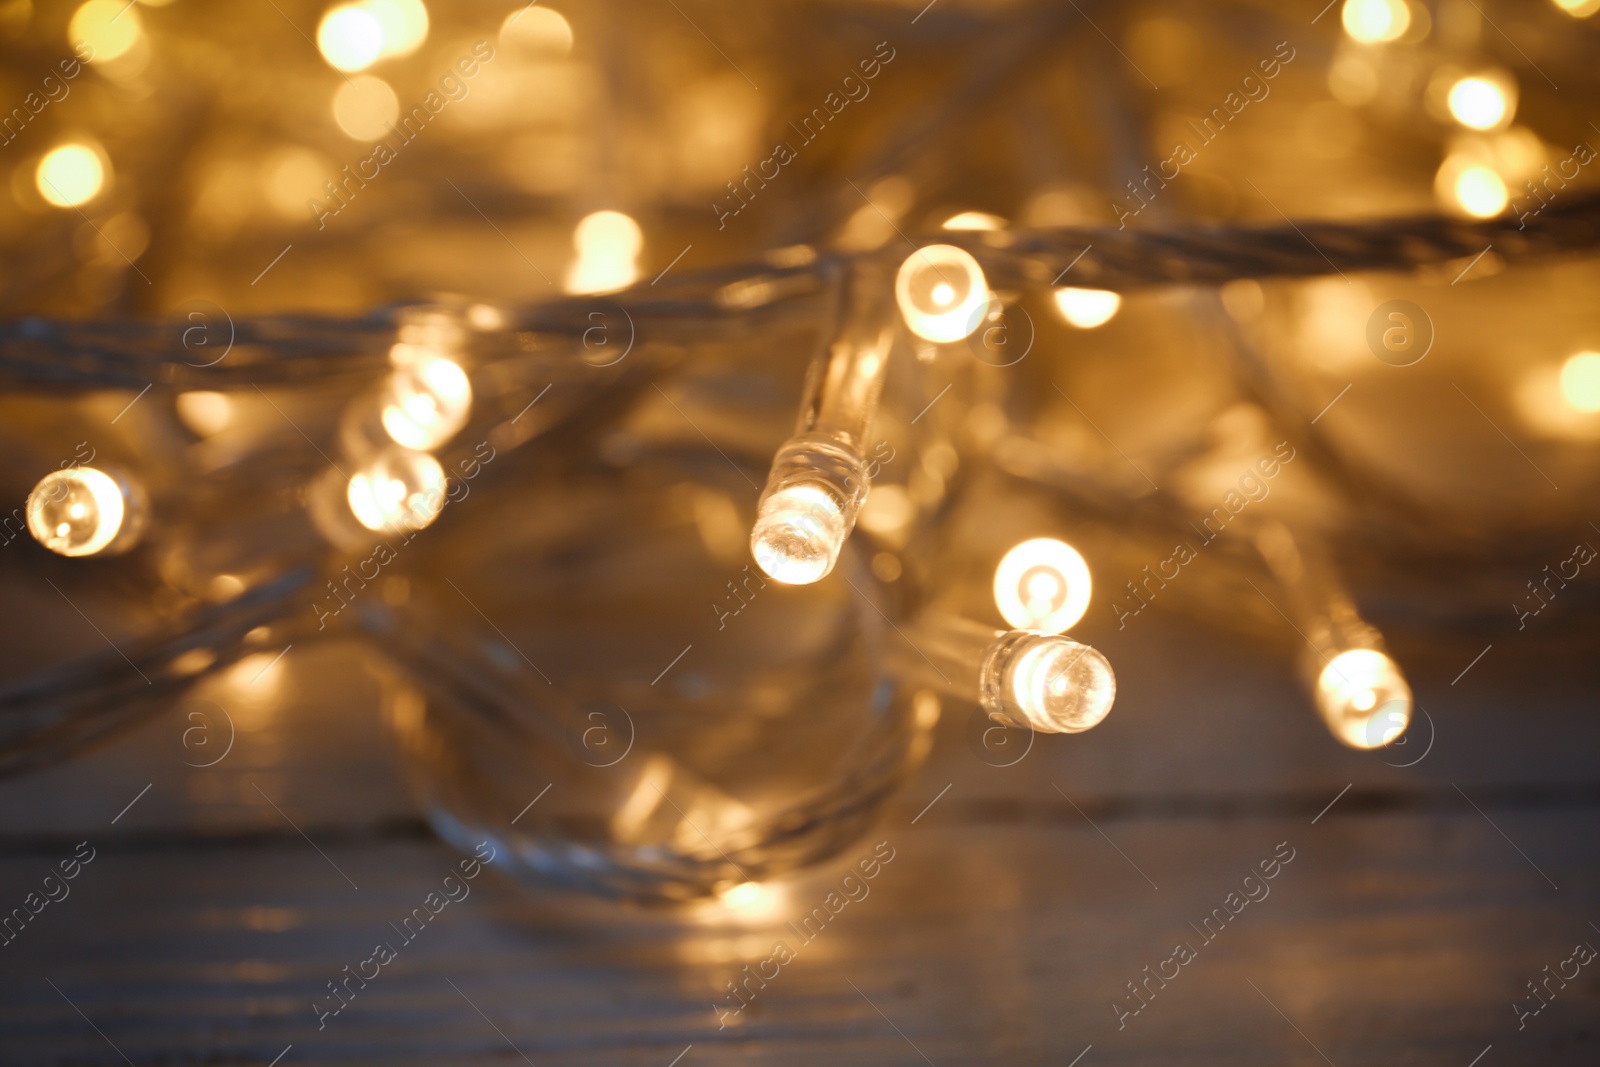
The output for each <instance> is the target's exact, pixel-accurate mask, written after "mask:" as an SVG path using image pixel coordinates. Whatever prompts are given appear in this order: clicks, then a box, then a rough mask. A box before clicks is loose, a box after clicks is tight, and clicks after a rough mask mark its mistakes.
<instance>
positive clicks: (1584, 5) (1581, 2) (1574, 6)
mask: <svg viewBox="0 0 1600 1067" xmlns="http://www.w3.org/2000/svg"><path fill="white" fill-rule="evenodd" d="M1551 2H1552V3H1553V4H1555V5H1556V6H1557V7H1559V8H1560V9H1561V10H1563V11H1565V12H1566V13H1567V14H1569V15H1571V16H1572V17H1573V18H1575V19H1582V18H1588V17H1589V16H1590V15H1592V14H1594V13H1595V12H1596V11H1600V0H1551Z"/></svg>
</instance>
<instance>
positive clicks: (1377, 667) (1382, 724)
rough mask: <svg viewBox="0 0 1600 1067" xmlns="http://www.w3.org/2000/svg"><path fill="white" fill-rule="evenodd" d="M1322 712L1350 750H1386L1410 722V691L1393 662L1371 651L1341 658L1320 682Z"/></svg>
mask: <svg viewBox="0 0 1600 1067" xmlns="http://www.w3.org/2000/svg"><path fill="white" fill-rule="evenodd" d="M1316 700H1317V710H1318V711H1319V712H1321V713H1322V718H1323V719H1324V721H1326V722H1327V724H1328V729H1330V730H1332V731H1333V736H1335V737H1337V738H1338V739H1339V740H1340V741H1343V742H1344V743H1345V744H1347V745H1349V746H1350V747H1351V748H1362V749H1369V748H1382V747H1383V746H1384V745H1387V744H1389V743H1390V742H1391V741H1393V740H1394V739H1395V738H1397V737H1399V736H1400V735H1401V734H1402V733H1404V732H1405V729H1406V726H1407V725H1408V724H1409V723H1410V722H1411V687H1410V686H1409V685H1407V684H1406V679H1405V676H1404V675H1403V674H1401V673H1400V668H1399V666H1398V665H1396V664H1395V662H1394V660H1392V659H1390V658H1389V657H1388V656H1386V655H1384V654H1383V653H1382V652H1378V651H1376V650H1375V649H1370V648H1355V649H1350V650H1349V651H1347V652H1341V653H1340V654H1339V655H1337V656H1335V657H1334V658H1333V659H1331V660H1329V661H1328V664H1327V666H1325V667H1323V668H1322V672H1321V673H1320V674H1319V675H1318V676H1317V689H1316Z"/></svg>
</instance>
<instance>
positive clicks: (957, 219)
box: [943, 211, 1006, 230]
mask: <svg viewBox="0 0 1600 1067" xmlns="http://www.w3.org/2000/svg"><path fill="white" fill-rule="evenodd" d="M1005 225H1006V220H1005V219H1003V218H1001V217H1000V216H999V215H991V214H989V213H988V212H987V211H963V212H961V214H959V215H951V216H950V217H949V218H947V219H945V220H944V223H943V228H944V229H946V230H1002V229H1005Z"/></svg>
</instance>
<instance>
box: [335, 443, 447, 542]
mask: <svg viewBox="0 0 1600 1067" xmlns="http://www.w3.org/2000/svg"><path fill="white" fill-rule="evenodd" d="M444 493H445V474H444V468H443V467H441V466H440V465H439V461H438V460H436V459H434V458H433V457H432V456H430V455H429V454H428V453H426V452H414V451H412V450H411V449H408V448H400V447H395V448H390V449H387V450H385V451H383V452H381V453H379V454H378V456H377V457H376V458H375V459H374V460H373V461H372V462H371V463H370V464H368V465H367V467H366V468H365V469H363V470H360V471H357V472H356V473H355V474H353V475H351V476H350V483H349V485H348V487H347V488H346V491H345V499H346V500H347V502H348V503H349V505H350V513H351V514H352V515H354V516H355V517H356V521H357V522H359V523H361V525H363V526H365V527H366V528H367V529H369V530H377V531H397V530H400V529H402V528H410V529H413V530H420V529H422V528H423V527H424V526H427V525H429V524H430V523H432V522H433V520H434V519H436V518H438V517H439V512H440V511H442V510H443V509H444V504H445V495H444Z"/></svg>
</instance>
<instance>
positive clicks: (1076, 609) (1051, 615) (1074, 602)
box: [994, 537, 1093, 634]
mask: <svg viewBox="0 0 1600 1067" xmlns="http://www.w3.org/2000/svg"><path fill="white" fill-rule="evenodd" d="M1092 585H1093V583H1092V580H1091V579H1090V577H1089V565H1088V564H1087V563H1085V562H1084V559H1083V556H1081V555H1079V554H1078V550H1077V549H1075V548H1073V547H1072V546H1071V545H1069V544H1067V543H1065V542H1064V541H1057V540H1055V539H1054V538H1050V537H1036V538H1034V539H1033V540H1031V541H1024V542H1022V543H1021V544H1019V545H1017V546H1016V547H1015V548H1013V549H1012V550H1011V551H1009V552H1007V553H1006V554H1005V558H1003V559H1002V560H1001V561H1000V566H998V567H996V568H995V572H994V602H995V606H996V607H998V608H999V609H1000V614H1001V616H1003V617H1004V618H1005V620H1006V622H1008V623H1010V624H1011V625H1012V626H1014V627H1016V628H1017V629H1019V630H1038V631H1040V632H1042V633H1047V634H1059V633H1062V632H1064V631H1066V630H1068V629H1070V628H1071V627H1072V625H1073V624H1074V623H1076V622H1077V621H1078V620H1079V619H1081V618H1083V613H1084V612H1086V611H1088V610H1089V595H1090V591H1091V589H1092Z"/></svg>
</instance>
